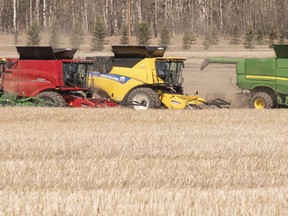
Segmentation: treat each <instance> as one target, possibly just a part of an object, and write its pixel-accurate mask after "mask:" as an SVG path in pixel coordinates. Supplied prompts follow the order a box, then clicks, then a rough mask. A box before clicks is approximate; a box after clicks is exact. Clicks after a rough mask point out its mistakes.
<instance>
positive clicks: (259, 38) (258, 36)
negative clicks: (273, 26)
mask: <svg viewBox="0 0 288 216" xmlns="http://www.w3.org/2000/svg"><path fill="white" fill-rule="evenodd" d="M256 40H257V42H258V45H263V43H264V42H263V41H264V34H263V31H262V30H261V29H258V31H257V33H256Z"/></svg>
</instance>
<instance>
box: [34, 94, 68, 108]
mask: <svg viewBox="0 0 288 216" xmlns="http://www.w3.org/2000/svg"><path fill="white" fill-rule="evenodd" d="M37 97H38V98H41V99H43V100H44V105H45V106H48V107H66V102H65V100H64V98H63V97H62V95H60V94H59V93H57V92H52V91H47V92H42V93H40V94H38V95H37Z"/></svg>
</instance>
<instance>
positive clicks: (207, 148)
mask: <svg viewBox="0 0 288 216" xmlns="http://www.w3.org/2000/svg"><path fill="white" fill-rule="evenodd" d="M1 41H2V42H3V41H5V38H4V40H1ZM8 46H9V48H7V47H8ZM8 46H6V44H5V43H4V44H0V54H1V56H5V57H7V56H17V53H15V48H11V45H9V44H8ZM98 54H99V53H91V52H89V51H87V50H80V51H79V52H78V55H79V56H80V57H85V56H93V55H98ZM110 54H111V53H110V52H109V48H108V49H106V50H105V52H103V53H100V55H110ZM166 56H180V57H187V61H186V66H185V69H184V88H185V92H186V93H188V94H194V93H195V92H196V91H199V95H200V96H202V97H205V98H208V99H213V98H216V97H220V98H223V99H226V100H228V101H231V102H232V109H230V110H227V109H226V110H194V111H192V110H182V111H175V110H149V111H145V112H139V111H134V110H131V109H122V108H116V109H68V108H65V109H58V108H23V107H14V108H8V107H5V108H3V107H2V108H0V173H1V178H0V216H1V215H229V216H230V215H259V216H260V215H261V216H262V215H286V214H287V212H288V138H287V132H288V127H287V120H286V116H287V114H288V111H287V110H285V109H280V110H263V111H256V110H250V109H247V97H246V96H243V95H239V93H240V90H239V89H238V88H237V87H235V81H236V75H235V67H234V66H232V65H214V66H212V65H211V66H209V67H208V68H207V69H206V70H205V71H200V69H199V68H200V65H201V62H202V61H203V60H204V59H205V58H206V57H209V56H231V57H271V56H274V54H273V52H272V51H271V50H270V49H268V48H267V47H256V49H255V50H253V51H247V50H244V49H243V48H241V47H236V46H235V47H231V46H226V45H221V46H215V47H212V48H210V50H209V51H204V50H203V48H202V47H200V46H194V47H193V48H192V50H190V51H181V50H177V49H175V50H173V47H172V49H171V50H168V52H167V55H166Z"/></svg>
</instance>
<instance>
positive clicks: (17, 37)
mask: <svg viewBox="0 0 288 216" xmlns="http://www.w3.org/2000/svg"><path fill="white" fill-rule="evenodd" d="M18 43H19V32H18V30H17V31H15V33H14V44H15V45H17V44H18Z"/></svg>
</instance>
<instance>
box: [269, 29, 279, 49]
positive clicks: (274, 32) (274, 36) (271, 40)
mask: <svg viewBox="0 0 288 216" xmlns="http://www.w3.org/2000/svg"><path fill="white" fill-rule="evenodd" d="M277 38H278V32H277V29H276V28H275V27H273V28H271V29H270V32H269V46H270V47H271V48H272V45H273V44H274V40H276V39H277Z"/></svg>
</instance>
